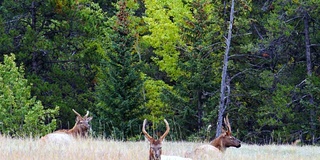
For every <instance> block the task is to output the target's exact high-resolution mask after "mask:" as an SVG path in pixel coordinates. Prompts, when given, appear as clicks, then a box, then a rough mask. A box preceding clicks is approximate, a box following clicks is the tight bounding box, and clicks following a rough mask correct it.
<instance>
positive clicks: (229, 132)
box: [224, 114, 231, 134]
mask: <svg viewBox="0 0 320 160" xmlns="http://www.w3.org/2000/svg"><path fill="white" fill-rule="evenodd" d="M228 115H229V114H227V116H226V118H224V123H225V125H226V126H227V127H226V128H227V131H226V133H228V134H231V126H230V123H229V118H228Z"/></svg>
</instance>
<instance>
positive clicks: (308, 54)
mask: <svg viewBox="0 0 320 160" xmlns="http://www.w3.org/2000/svg"><path fill="white" fill-rule="evenodd" d="M303 20H304V37H305V45H306V59H307V75H308V77H311V76H312V62H311V51H310V37H309V15H308V12H307V11H304V18H303ZM309 103H310V105H311V106H313V104H314V99H313V96H312V94H311V93H310V99H309ZM314 119H315V110H314V109H313V108H311V109H310V128H311V130H312V132H311V137H312V144H314V143H315V135H314V131H316V126H315V122H314V121H315V120H314Z"/></svg>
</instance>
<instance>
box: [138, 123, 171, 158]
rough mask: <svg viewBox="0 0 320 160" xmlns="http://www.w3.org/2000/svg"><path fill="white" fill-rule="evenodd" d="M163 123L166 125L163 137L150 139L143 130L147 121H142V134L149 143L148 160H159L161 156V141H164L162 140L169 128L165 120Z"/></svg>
mask: <svg viewBox="0 0 320 160" xmlns="http://www.w3.org/2000/svg"><path fill="white" fill-rule="evenodd" d="M164 122H165V123H166V128H167V129H166V131H165V132H164V133H163V135H162V136H161V137H160V138H159V139H158V140H156V139H154V138H153V137H151V136H150V135H149V134H148V132H147V131H146V129H145V126H146V123H147V120H146V119H145V120H144V121H143V126H142V132H143V133H144V135H145V136H146V138H147V139H148V140H149V142H150V150H149V160H161V154H162V149H161V147H162V141H163V140H164V138H165V137H166V136H167V134H168V133H169V130H170V127H169V124H168V122H167V120H165V119H164Z"/></svg>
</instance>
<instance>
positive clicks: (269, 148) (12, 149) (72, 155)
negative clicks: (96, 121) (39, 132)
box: [0, 137, 320, 160]
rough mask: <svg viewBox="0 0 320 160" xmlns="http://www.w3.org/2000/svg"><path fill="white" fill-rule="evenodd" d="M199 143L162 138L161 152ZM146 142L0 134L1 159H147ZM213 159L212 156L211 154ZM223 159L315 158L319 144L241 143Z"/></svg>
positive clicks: (182, 151)
mask: <svg viewBox="0 0 320 160" xmlns="http://www.w3.org/2000/svg"><path fill="white" fill-rule="evenodd" d="M199 145H201V143H191V142H168V141H165V142H163V147H162V148H163V154H165V155H175V156H184V154H185V152H186V151H190V150H192V149H193V148H195V147H196V146H199ZM148 149H149V143H148V142H145V141H141V142H121V141H113V140H103V139H87V140H81V141H75V142H72V143H70V144H67V145H59V144H52V143H49V144H48V143H42V142H41V141H40V140H39V139H28V138H27V139H13V138H6V137H0V159H5V160H44V159H46V160H55V159H56V160H61V159H67V160H100V159H101V160H102V159H103V160H146V159H147V158H148ZM210 159H214V157H212V158H210ZM223 159H225V160H318V159H320V147H318V146H302V147H301V146H291V145H264V146H258V145H245V144H244V145H242V146H241V147H240V148H228V149H227V151H226V152H225V154H224V158H223Z"/></svg>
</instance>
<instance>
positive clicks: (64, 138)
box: [41, 109, 92, 143]
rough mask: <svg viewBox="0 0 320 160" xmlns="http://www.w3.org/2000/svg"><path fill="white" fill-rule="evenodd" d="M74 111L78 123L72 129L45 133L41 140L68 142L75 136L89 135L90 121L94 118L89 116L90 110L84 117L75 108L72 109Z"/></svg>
mask: <svg viewBox="0 0 320 160" xmlns="http://www.w3.org/2000/svg"><path fill="white" fill-rule="evenodd" d="M72 111H73V112H74V113H75V114H76V115H77V118H76V123H75V125H74V127H73V128H72V129H69V130H68V129H61V130H57V131H55V132H53V133H49V134H47V135H45V136H44V137H42V138H41V140H43V141H52V142H58V143H59V142H63V143H68V142H70V141H71V140H73V139H74V138H81V137H87V136H88V132H89V130H90V125H89V122H90V121H91V120H92V117H88V116H89V111H87V114H86V115H85V116H83V117H82V116H81V115H80V114H79V113H78V112H77V111H75V110H74V109H72Z"/></svg>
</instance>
